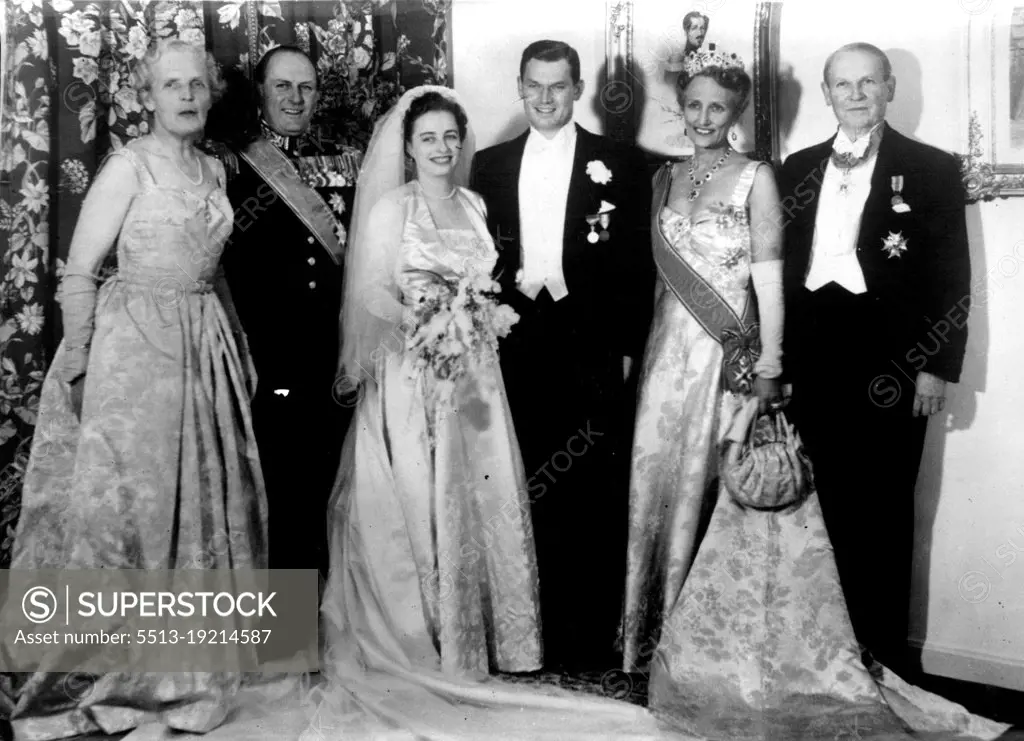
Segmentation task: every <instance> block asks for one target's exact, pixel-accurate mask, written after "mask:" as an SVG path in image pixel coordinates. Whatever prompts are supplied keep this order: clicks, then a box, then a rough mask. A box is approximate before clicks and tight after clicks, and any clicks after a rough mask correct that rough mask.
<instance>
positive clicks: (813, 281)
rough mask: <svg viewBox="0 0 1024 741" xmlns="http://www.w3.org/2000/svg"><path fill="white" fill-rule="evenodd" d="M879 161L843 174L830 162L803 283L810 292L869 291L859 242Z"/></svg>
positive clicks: (823, 183)
mask: <svg viewBox="0 0 1024 741" xmlns="http://www.w3.org/2000/svg"><path fill="white" fill-rule="evenodd" d="M840 134H842V132H840ZM877 161H878V154H877V153H876V154H874V155H872V156H871V158H869V159H868V160H866V161H865V162H863V163H861V164H860V165H858V166H857V167H854V168H851V169H849V170H844V169H843V168H841V167H837V166H836V165H835V163H834V162H832V161H831V159H830V160H829V163H828V165H827V167H826V168H825V176H824V178H823V179H822V182H821V192H820V193H819V195H818V212H817V215H816V216H815V219H814V241H813V243H812V247H811V267H810V270H808V272H807V279H806V280H805V281H804V285H805V286H806V287H807V288H808V289H809V290H811V291H816V290H818V289H819V288H822V287H823V286H826V285H828V284H829V283H832V282H835V283H838V284H839V285H841V286H842V287H843V288H845V289H846V290H847V291H849V292H850V293H854V294H860V293H865V292H866V291H867V286H866V285H865V283H864V272H863V271H862V270H861V267H860V262H859V261H858V260H857V239H858V237H859V236H860V223H861V217H862V216H863V214H864V204H865V203H866V202H867V200H868V195H869V194H870V193H871V176H872V175H873V174H874V172H875V164H876V163H877Z"/></svg>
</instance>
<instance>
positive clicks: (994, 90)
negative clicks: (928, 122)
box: [961, 0, 1024, 202]
mask: <svg viewBox="0 0 1024 741" xmlns="http://www.w3.org/2000/svg"><path fill="white" fill-rule="evenodd" d="M987 7H988V6H987ZM966 48H967V76H966V83H967V90H966V100H967V101H968V104H967V109H968V117H967V121H966V122H965V124H966V131H965V133H964V139H965V141H966V153H965V154H963V155H961V163H962V169H963V175H964V187H965V189H966V191H967V200H968V201H972V202H973V201H979V200H992V199H995V198H1008V197H1011V196H1024V0H1004V2H997V3H994V4H992V6H991V8H990V9H987V10H986V11H985V12H983V13H977V14H974V15H972V16H971V18H970V20H969V21H968V24H967V41H966Z"/></svg>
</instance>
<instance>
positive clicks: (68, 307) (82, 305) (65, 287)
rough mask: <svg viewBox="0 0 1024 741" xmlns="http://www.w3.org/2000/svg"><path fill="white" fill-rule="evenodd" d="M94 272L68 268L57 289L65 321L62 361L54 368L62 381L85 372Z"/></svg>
mask: <svg viewBox="0 0 1024 741" xmlns="http://www.w3.org/2000/svg"><path fill="white" fill-rule="evenodd" d="M96 280H97V278H96V276H94V275H89V274H86V273H72V272H67V273H65V274H64V278H63V279H62V280H61V283H60V288H59V290H58V293H57V298H58V301H60V308H61V316H62V318H63V322H64V353H65V354H64V363H63V365H62V366H61V367H60V368H58V369H57V374H58V376H59V378H60V379H61V380H62V381H66V382H67V383H71V382H72V381H74V380H76V379H77V378H79V377H81V376H82V375H83V374H85V369H86V367H87V366H88V364H89V345H90V343H91V342H92V332H93V322H94V319H95V315H96Z"/></svg>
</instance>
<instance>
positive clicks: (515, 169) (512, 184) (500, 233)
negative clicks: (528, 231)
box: [494, 129, 530, 275]
mask: <svg viewBox="0 0 1024 741" xmlns="http://www.w3.org/2000/svg"><path fill="white" fill-rule="evenodd" d="M529 135H530V130H529V129H527V130H526V133H524V134H523V135H522V136H519V137H517V138H515V139H513V140H512V141H511V142H510V143H509V152H508V156H507V157H506V159H505V161H504V162H503V163H502V166H503V168H504V172H503V173H502V175H501V176H500V177H499V178H498V182H500V183H507V184H508V189H507V191H506V192H505V197H504V198H503V199H502V202H503V203H502V207H501V208H502V211H501V216H500V217H499V218H498V220H497V224H496V227H497V234H495V235H494V236H495V240H496V242H497V247H498V249H499V250H500V252H501V259H502V261H503V262H504V264H505V269H506V270H508V271H509V272H510V274H512V275H514V274H515V273H516V271H518V270H519V268H520V267H521V266H522V254H521V252H522V241H521V234H522V228H521V225H520V223H519V173H520V172H522V169H523V152H525V151H526V139H527V137H528V136H529Z"/></svg>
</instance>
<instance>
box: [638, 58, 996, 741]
mask: <svg viewBox="0 0 1024 741" xmlns="http://www.w3.org/2000/svg"><path fill="white" fill-rule="evenodd" d="M750 89H751V80H750V78H749V77H748V75H747V73H746V72H745V71H744V69H743V64H742V62H741V61H740V60H739V59H737V58H736V57H735V55H732V56H727V55H724V54H721V53H701V54H696V55H693V56H692V57H690V58H689V60H688V68H687V74H686V75H684V76H683V78H682V81H681V83H680V87H679V89H678V94H679V97H680V104H681V108H682V111H683V114H684V118H685V124H686V134H687V136H688V137H689V138H690V139H691V141H692V142H693V145H694V150H695V151H694V155H693V157H692V158H691V159H690V160H689V161H688V162H686V161H684V162H681V163H677V164H674V165H673V164H668V165H665V166H664V167H663V168H662V169H661V170H660V171H659V172H658V174H657V175H656V177H655V182H654V203H653V207H652V209H651V212H652V219H653V223H652V228H651V232H652V238H653V240H654V256H655V261H656V264H657V266H658V273H659V282H658V289H657V291H658V293H657V298H656V309H655V319H654V323H653V326H652V329H651V334H650V338H649V340H648V345H647V352H646V356H645V360H644V366H643V375H642V377H641V382H640V383H641V387H640V398H639V408H638V411H637V427H636V434H635V438H634V448H633V455H632V471H631V483H630V523H629V550H628V567H627V582H626V599H625V610H624V620H623V639H624V640H623V643H624V646H623V649H624V652H623V653H624V656H623V659H624V664H625V666H624V669H625V671H627V672H647V671H649V704H650V707H651V709H652V710H654V711H656V712H658V713H659V714H660V715H664V716H667V717H671V718H672V719H673V720H674V721H675V722H676V723H677V724H678V725H679V726H680V727H681V728H682V729H684V730H685V731H686V732H689V733H693V734H695V735H698V736H702V737H708V738H729V739H737V738H765V739H767V738H808V739H810V738H839V737H840V735H838V734H847V733H852V732H855V731H856V732H858V733H860V734H861V736H858V737H867V736H871V735H878V734H883V735H884V734H887V733H889V734H894V735H893V737H894V738H895V737H902V736H903V731H904V728H905V727H907V726H911V727H913V728H915V729H917V730H936V731H938V730H944V731H952V732H956V733H964V734H966V735H976V736H980V737H989V738H991V737H994V736H995V735H998V733H999V732H1001V730H1002V727H998V728H997V727H996V724H991V723H989V722H988V721H984V720H982V719H978V718H975V717H973V716H970V715H969V714H968V713H967V712H966V711H964V710H963V708H960V707H959V706H955V705H952V704H951V703H947V702H946V701H944V700H942V699H941V698H937V697H935V696H932V695H929V694H927V693H924V692H922V691H920V690H917V689H916V688H913V687H910V686H909V685H906V684H905V683H903V682H901V681H900V680H899V679H898V678H897V677H894V676H893V675H892V674H891V672H888V671H887V670H885V669H884V668H883V667H880V666H873V667H872V670H871V671H870V672H869V670H868V669H867V668H866V667H865V665H864V664H863V663H862V661H861V652H860V650H859V647H858V644H857V641H856V639H855V637H854V633H853V629H852V626H851V623H850V619H849V617H848V615H847V611H846V603H845V602H844V599H843V593H842V590H841V588H840V584H839V577H838V572H837V570H836V565H835V561H834V558H833V555H832V548H831V545H830V543H829V539H828V535H827V533H826V531H825V527H824V522H823V520H822V514H821V509H820V506H819V503H818V497H817V494H815V493H813V491H812V492H811V493H810V495H809V496H807V497H806V498H804V499H803V500H802V501H799V502H797V503H795V504H793V505H791V506H789V507H788V508H786V509H782V510H776V511H765V510H758V509H745V508H744V507H743V506H741V505H740V504H738V503H736V502H735V501H734V500H733V499H732V497H731V496H730V495H729V493H728V492H727V490H726V488H725V486H724V485H723V484H722V483H721V481H720V479H719V450H720V445H721V444H722V442H723V440H724V439H726V437H727V436H728V438H729V439H737V438H738V437H740V435H738V434H737V433H738V432H742V431H743V430H745V429H746V428H747V426H748V425H749V423H750V421H751V420H752V419H753V417H754V416H755V415H757V414H758V413H761V412H765V411H768V410H772V411H775V410H778V409H780V408H781V407H783V406H784V405H785V401H784V398H783V393H782V388H781V387H780V383H779V380H778V379H779V377H780V376H781V374H782V352H781V347H782V326H783V298H782V259H781V258H782V245H781V227H782V223H783V219H782V215H781V214H780V212H779V196H778V191H777V189H776V185H775V180H774V177H773V174H772V170H771V168H770V167H768V166H767V165H764V164H762V163H759V162H755V161H751V160H750V159H748V158H747V157H745V156H744V155H741V154H739V153H737V152H735V151H733V150H732V148H731V147H730V146H729V131H730V129H731V127H732V126H734V125H735V124H736V122H737V121H738V119H739V117H740V114H741V113H742V112H743V110H744V107H745V106H746V103H747V99H748V96H749V94H750ZM758 341H759V343H760V355H759V356H758V352H757V343H758ZM893 710H896V711H897V712H898V713H899V716H897V715H896V714H894V713H893V712H892V711H893ZM886 737H887V738H888V737H889V736H886Z"/></svg>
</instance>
